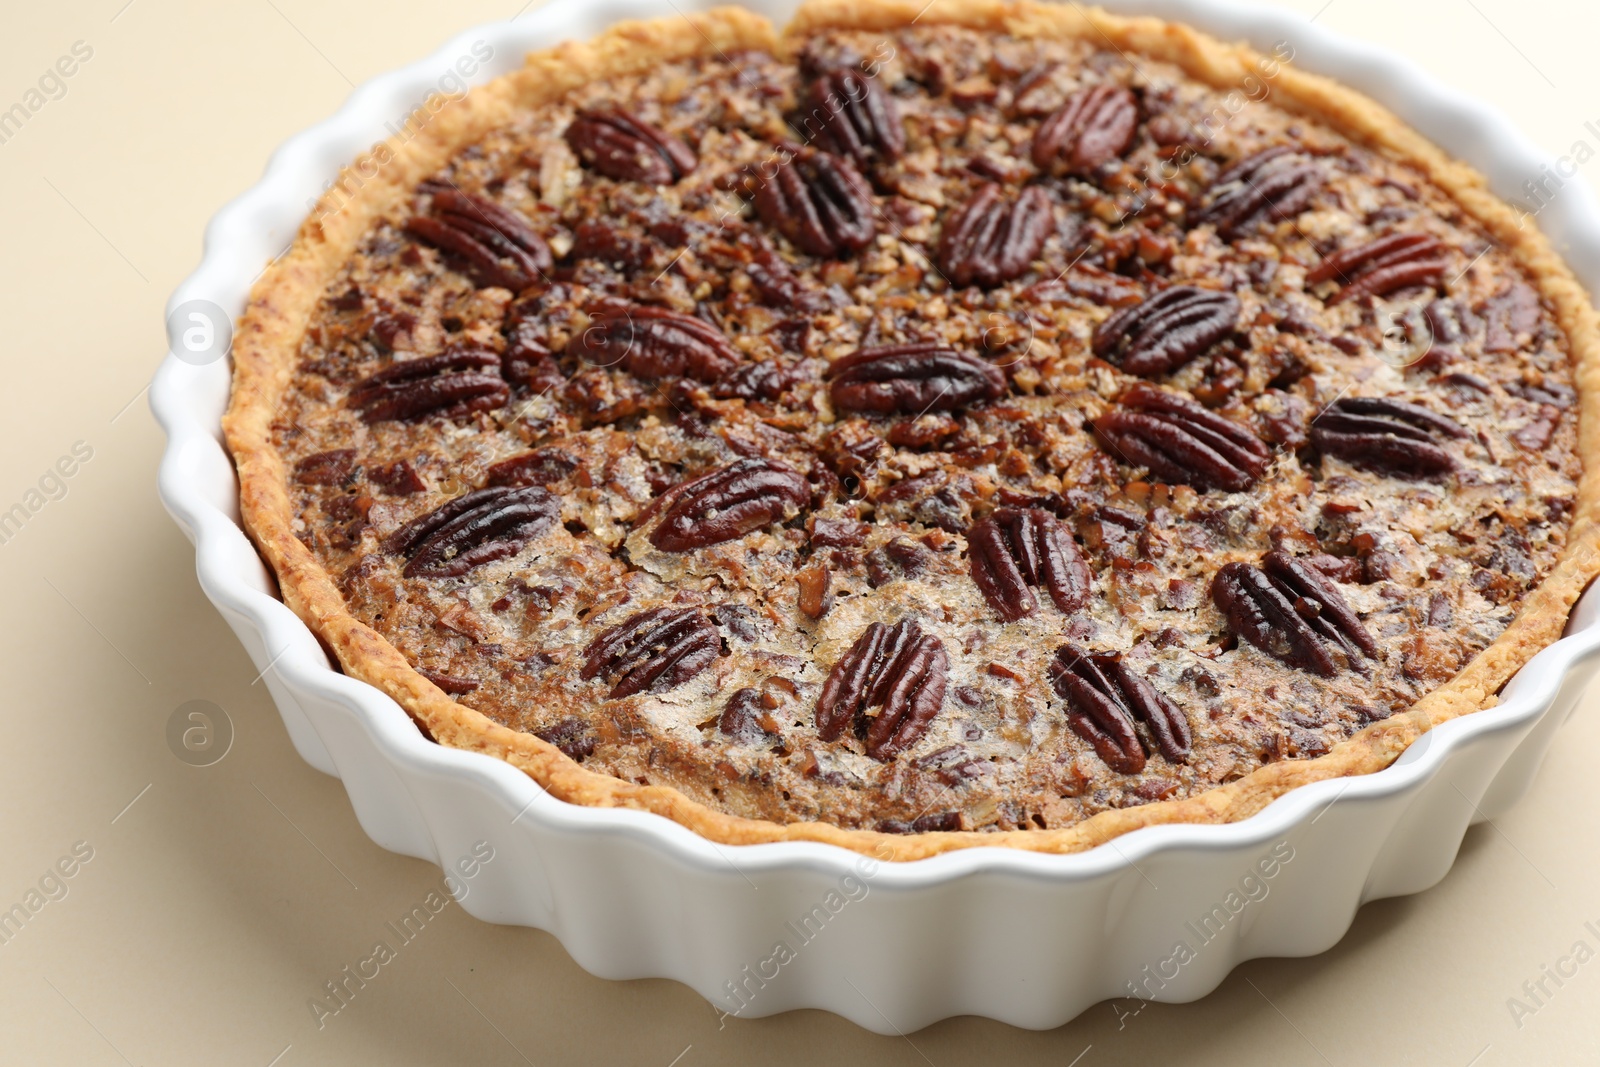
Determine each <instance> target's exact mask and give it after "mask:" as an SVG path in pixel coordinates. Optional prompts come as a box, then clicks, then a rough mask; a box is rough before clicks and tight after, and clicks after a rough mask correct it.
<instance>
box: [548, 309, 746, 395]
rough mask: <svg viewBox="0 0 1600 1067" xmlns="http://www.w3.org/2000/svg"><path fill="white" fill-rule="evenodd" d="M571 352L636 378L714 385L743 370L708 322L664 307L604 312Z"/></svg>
mask: <svg viewBox="0 0 1600 1067" xmlns="http://www.w3.org/2000/svg"><path fill="white" fill-rule="evenodd" d="M567 351H568V352H570V353H572V354H573V355H576V356H578V357H580V358H582V359H584V360H585V361H587V362H589V363H593V364H595V365H597V366H601V367H616V366H620V367H621V368H622V369H623V370H625V371H627V372H628V373H629V374H631V375H633V376H634V377H635V378H643V379H645V380H653V379H656V378H680V377H681V378H693V379H694V380H695V381H697V382H706V383H710V382H715V381H716V380H717V379H719V378H721V377H722V376H723V375H725V374H727V373H729V372H730V371H732V370H733V369H734V368H735V367H736V366H738V365H739V353H738V352H736V351H734V348H733V346H732V345H730V344H729V343H728V339H727V338H726V337H724V336H723V335H722V331H720V330H718V329H717V328H716V327H715V326H713V325H711V324H710V323H709V322H705V321H704V320H702V319H697V318H695V317H694V316H693V315H684V314H681V313H680V312H676V311H669V310H667V309H666V308H660V307H651V306H648V305H643V304H640V305H636V306H634V307H630V308H625V309H618V310H608V311H602V312H600V313H599V314H597V315H595V316H594V317H593V318H591V319H590V320H589V325H588V327H587V328H586V329H584V330H583V331H581V332H579V333H575V334H573V335H572V339H571V340H570V341H568V342H567Z"/></svg>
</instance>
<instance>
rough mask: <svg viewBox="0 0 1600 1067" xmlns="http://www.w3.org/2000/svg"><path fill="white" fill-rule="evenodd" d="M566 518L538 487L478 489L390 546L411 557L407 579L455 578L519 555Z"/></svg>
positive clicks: (407, 528)
mask: <svg viewBox="0 0 1600 1067" xmlns="http://www.w3.org/2000/svg"><path fill="white" fill-rule="evenodd" d="M560 517H561V506H560V504H558V503H557V502H556V499H555V498H554V497H552V496H551V495H550V494H549V493H547V492H545V491H544V490H543V489H540V488H539V487H538V486H526V487H524V488H521V489H508V488H504V487H495V488H491V489H474V490H473V491H472V492H470V493H467V494H465V495H463V496H458V497H456V498H455V499H454V500H452V501H450V502H449V503H447V504H444V505H442V506H440V507H438V508H435V509H434V510H433V511H430V512H428V513H427V514H426V515H423V516H420V517H419V518H415V519H412V520H411V521H410V522H408V523H406V524H405V525H404V526H402V527H400V528H399V529H398V530H396V531H395V532H394V533H392V534H390V535H389V538H388V540H387V542H386V543H385V547H387V548H388V550H389V551H390V552H394V553H397V554H399V555H402V556H405V557H406V560H407V562H406V565H405V569H404V570H402V571H401V573H402V574H404V575H405V576H406V577H407V578H454V577H458V576H459V575H463V574H466V573H467V572H468V571H470V570H472V569H473V568H474V567H480V566H482V565H483V564H485V563H491V562H493V561H494V560H497V559H504V558H505V557H507V556H513V555H516V554H517V552H519V551H521V549H522V546H523V545H525V544H527V543H528V542H529V541H531V540H533V539H534V538H535V537H538V536H539V535H540V534H542V533H544V532H545V531H546V530H548V529H549V528H550V527H551V526H553V525H555V523H556V520H558V519H559V518H560Z"/></svg>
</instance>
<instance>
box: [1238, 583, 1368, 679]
mask: <svg viewBox="0 0 1600 1067" xmlns="http://www.w3.org/2000/svg"><path fill="white" fill-rule="evenodd" d="M1211 599H1212V600H1213V602H1215V604H1216V605H1217V609H1218V610H1219V611H1221V612H1222V614H1223V616H1224V618H1226V619H1227V621H1228V627H1229V629H1231V630H1232V631H1233V632H1234V633H1236V634H1238V635H1239V636H1240V637H1243V638H1244V639H1245V640H1246V641H1249V642H1250V643H1251V644H1252V645H1255V646H1256V647H1257V648H1259V649H1260V650H1261V651H1263V652H1265V653H1267V654H1268V655H1269V656H1272V657H1274V658H1275V659H1278V660H1281V661H1283V662H1284V663H1287V664H1288V665H1289V666H1291V667H1296V668H1298V669H1300V670H1307V671H1312V672H1314V673H1316V674H1320V675H1322V676H1323V677H1332V676H1333V675H1335V674H1337V673H1339V670H1340V667H1341V666H1345V667H1352V668H1354V667H1357V666H1358V665H1359V662H1360V656H1362V655H1366V656H1370V657H1376V656H1377V655H1378V643H1377V641H1376V640H1375V639H1374V638H1373V636H1372V634H1371V633H1369V632H1368V631H1367V628H1366V627H1365V626H1364V625H1363V624H1362V622H1361V620H1360V618H1359V617H1358V616H1357V615H1356V613H1355V612H1354V611H1352V610H1351V608H1350V605H1349V604H1348V603H1346V602H1345V599H1344V596H1343V595H1342V594H1341V593H1340V592H1339V590H1338V587H1336V586H1335V585H1334V584H1333V583H1332V582H1331V581H1330V580H1328V578H1327V577H1325V576H1324V575H1323V574H1321V573H1320V572H1319V571H1317V570H1316V569H1315V568H1313V567H1311V566H1309V565H1307V564H1306V563H1304V562H1302V561H1300V560H1297V559H1295V558H1294V557H1292V556H1290V555H1289V554H1287V553H1285V552H1269V553H1267V554H1266V556H1264V557H1263V558H1262V563H1261V566H1260V567H1252V566H1251V565H1250V564H1248V563H1229V564H1226V565H1224V566H1223V567H1222V569H1221V570H1219V571H1218V572H1217V574H1216V577H1215V578H1214V579H1212V582H1211Z"/></svg>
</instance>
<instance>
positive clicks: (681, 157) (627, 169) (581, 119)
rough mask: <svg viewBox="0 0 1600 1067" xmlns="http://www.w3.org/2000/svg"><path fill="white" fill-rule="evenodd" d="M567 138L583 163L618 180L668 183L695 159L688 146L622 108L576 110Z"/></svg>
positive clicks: (684, 172) (688, 168)
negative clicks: (576, 113)
mask: <svg viewBox="0 0 1600 1067" xmlns="http://www.w3.org/2000/svg"><path fill="white" fill-rule="evenodd" d="M566 140H567V144H568V145H570V146H571V148H572V151H573V153H574V154H575V155H577V157H578V158H579V159H580V160H582V161H583V162H584V164H585V165H586V166H589V167H591V168H593V169H594V170H597V171H599V172H600V173H601V174H604V175H605V176H606V177H607V178H613V179H615V180H617V181H619V182H643V183H645V184H646V185H671V184H672V183H673V182H675V181H677V180H678V179H679V178H682V177H683V176H684V175H685V174H688V173H689V172H690V171H692V170H694V166H695V162H696V160H695V155H694V151H693V150H692V149H691V148H690V147H689V146H688V145H686V144H684V143H683V142H682V141H681V140H679V139H678V138H676V137H674V136H673V135H672V134H670V133H667V132H666V131H664V130H661V129H658V128H656V127H655V126H652V125H650V123H648V122H646V121H644V120H643V119H641V118H639V117H638V116H637V115H635V114H633V113H632V112H630V111H624V110H622V109H621V108H596V109H593V110H590V111H582V112H579V113H578V116H577V118H575V119H573V120H572V123H571V125H569V126H568V127H567V132H566Z"/></svg>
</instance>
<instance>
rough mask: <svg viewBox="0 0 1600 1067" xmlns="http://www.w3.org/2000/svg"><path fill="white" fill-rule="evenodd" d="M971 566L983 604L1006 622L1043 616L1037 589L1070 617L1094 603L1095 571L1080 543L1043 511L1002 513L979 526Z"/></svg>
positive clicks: (971, 533) (971, 543)
mask: <svg viewBox="0 0 1600 1067" xmlns="http://www.w3.org/2000/svg"><path fill="white" fill-rule="evenodd" d="M967 562H968V565H969V566H970V567H971V570H972V581H973V582H974V584H976V585H977V587H978V591H979V592H980V593H982V594H983V599H984V600H986V601H988V603H989V607H991V608H993V609H994V613H995V614H996V615H998V616H1000V618H1002V619H1004V620H1005V621H1006V622H1016V621H1017V620H1018V619H1021V618H1024V617H1026V616H1028V615H1032V614H1033V613H1034V612H1035V611H1037V610H1038V607H1039V600H1038V598H1037V597H1035V596H1034V594H1033V589H1043V590H1045V591H1046V592H1047V593H1049V594H1050V599H1051V600H1052V601H1054V602H1055V605H1056V607H1057V608H1059V609H1060V610H1061V611H1062V612H1063V613H1064V614H1071V613H1072V612H1074V611H1077V610H1078V609H1079V608H1081V607H1083V605H1084V603H1085V602H1086V601H1087V600H1088V599H1089V581H1090V576H1089V567H1088V565H1087V564H1086V563H1084V561H1083V554H1082V553H1081V552H1079V551H1078V544H1077V542H1076V541H1074V540H1073V539H1072V534H1071V533H1070V532H1069V531H1068V530H1067V528H1066V526H1065V525H1064V524H1063V523H1062V522H1061V520H1060V519H1057V518H1056V517H1055V516H1054V515H1052V514H1050V513H1049V512H1048V511H1044V510H1043V509H1040V508H999V509H997V510H996V511H995V512H994V514H992V515H990V516H989V517H988V518H986V519H980V520H979V521H977V522H975V523H973V524H972V526H971V527H970V528H969V529H968V530H967ZM1030 586H1032V587H1033V588H1029V587H1030Z"/></svg>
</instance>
